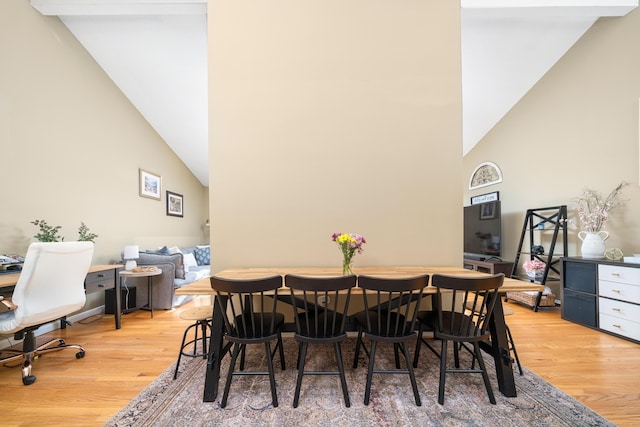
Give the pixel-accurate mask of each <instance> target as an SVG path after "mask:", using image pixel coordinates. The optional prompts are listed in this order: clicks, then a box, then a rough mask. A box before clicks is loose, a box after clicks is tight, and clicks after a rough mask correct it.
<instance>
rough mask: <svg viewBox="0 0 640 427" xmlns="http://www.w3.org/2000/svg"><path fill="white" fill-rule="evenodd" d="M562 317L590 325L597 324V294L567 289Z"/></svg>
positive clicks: (564, 295) (594, 325)
mask: <svg viewBox="0 0 640 427" xmlns="http://www.w3.org/2000/svg"><path fill="white" fill-rule="evenodd" d="M563 297H564V300H563V301H562V318H563V319H565V320H570V321H572V322H576V323H581V324H583V325H588V326H593V327H596V326H597V324H596V323H597V319H598V318H597V312H596V296H595V295H589V294H582V293H580V292H573V291H571V290H568V289H565V290H564V294H563Z"/></svg>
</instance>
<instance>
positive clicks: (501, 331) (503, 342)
mask: <svg viewBox="0 0 640 427" xmlns="http://www.w3.org/2000/svg"><path fill="white" fill-rule="evenodd" d="M489 330H490V332H491V354H492V355H493V359H494V362H495V365H496V377H497V378H498V388H499V389H500V391H501V392H502V394H504V395H505V396H507V397H516V396H517V392H516V383H515V379H514V378H513V368H512V366H511V354H510V353H509V342H508V340H507V327H506V324H505V321H504V311H503V308H502V297H500V296H499V297H498V299H497V300H496V305H495V307H494V309H493V316H492V317H491V320H490V322H489Z"/></svg>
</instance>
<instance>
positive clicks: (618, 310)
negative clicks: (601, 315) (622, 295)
mask: <svg viewBox="0 0 640 427" xmlns="http://www.w3.org/2000/svg"><path fill="white" fill-rule="evenodd" d="M611 310H613V311H617V312H621V311H622V310H620V309H619V308H615V307H614V308H612V309H611Z"/></svg>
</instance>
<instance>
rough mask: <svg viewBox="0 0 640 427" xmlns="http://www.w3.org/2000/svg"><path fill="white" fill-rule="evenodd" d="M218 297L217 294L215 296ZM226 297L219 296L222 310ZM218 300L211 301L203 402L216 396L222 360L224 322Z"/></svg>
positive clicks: (224, 308) (224, 306)
mask: <svg viewBox="0 0 640 427" xmlns="http://www.w3.org/2000/svg"><path fill="white" fill-rule="evenodd" d="M215 298H216V299H217V298H218V297H217V296H216V297H215ZM227 302H228V298H226V297H221V298H220V301H219V304H220V306H221V307H222V309H223V310H226V309H227ZM219 310H220V308H219V307H218V301H214V303H213V315H212V319H211V338H210V339H209V355H208V357H207V371H206V376H205V380H204V396H203V398H202V401H203V402H213V401H214V400H216V397H217V396H218V383H219V381H220V362H221V360H222V357H223V354H222V348H223V336H224V323H223V320H222V313H221V312H220V311H219Z"/></svg>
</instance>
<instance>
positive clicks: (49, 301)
mask: <svg viewBox="0 0 640 427" xmlns="http://www.w3.org/2000/svg"><path fill="white" fill-rule="evenodd" d="M92 257H93V243H92V242H51V243H40V242H39V243H32V244H31V245H29V249H28V250H27V255H26V256H25V260H24V265H23V267H22V271H21V273H20V277H19V279H18V282H17V283H16V286H15V289H14V291H13V296H12V301H13V303H14V304H15V305H16V306H17V307H16V308H15V309H14V310H12V311H9V312H6V313H2V314H0V334H14V335H15V339H18V340H19V339H24V341H23V343H22V351H20V350H12V349H8V350H2V351H1V352H2V353H12V354H13V355H12V356H9V357H4V358H0V363H2V364H3V365H4V364H6V363H9V362H12V361H16V360H20V359H23V363H22V382H23V384H24V385H29V384H33V382H34V381H35V380H36V377H35V376H33V375H31V363H32V362H33V360H34V358H35V357H36V356H38V355H40V354H43V353H48V352H50V351H58V350H62V349H64V348H69V347H71V348H76V349H78V350H80V351H79V352H78V353H76V358H78V359H80V358H82V357H84V348H82V347H81V346H79V345H69V344H66V343H65V342H64V340H62V339H54V340H51V341H49V342H47V343H45V344H43V345H40V346H38V347H36V339H35V335H34V331H35V330H36V329H38V328H39V327H40V326H41V325H43V324H45V323H49V322H52V321H54V320H58V319H60V318H62V317H64V316H67V315H69V314H71V313H73V312H75V311H77V310H79V309H80V308H82V307H83V306H84V303H85V301H86V297H85V291H84V280H85V277H86V275H87V272H88V271H89V267H90V265H91V258H92ZM16 353H17V354H16Z"/></svg>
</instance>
